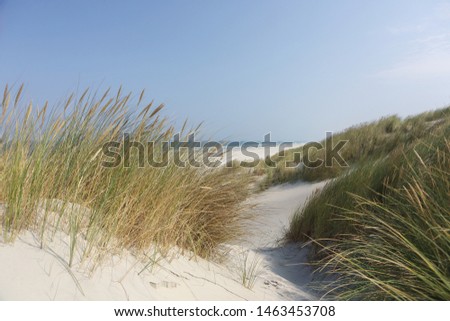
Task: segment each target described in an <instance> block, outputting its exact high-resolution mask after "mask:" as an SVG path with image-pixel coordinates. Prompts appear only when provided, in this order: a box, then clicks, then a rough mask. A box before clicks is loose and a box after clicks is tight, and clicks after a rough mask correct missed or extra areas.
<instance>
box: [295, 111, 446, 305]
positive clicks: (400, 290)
mask: <svg viewBox="0 0 450 321" xmlns="http://www.w3.org/2000/svg"><path fill="white" fill-rule="evenodd" d="M449 110H450V109H449V108H446V109H443V110H438V111H435V112H431V113H425V114H422V115H419V116H415V117H411V118H408V119H406V120H405V121H403V122H400V123H397V122H395V126H393V127H392V131H391V134H395V135H396V138H395V139H394V141H396V142H397V146H395V147H393V146H392V147H391V146H389V145H386V146H383V145H380V146H379V147H376V146H377V145H375V144H372V143H371V146H372V148H371V149H370V150H371V153H370V154H368V156H369V157H365V156H364V157H363V158H362V159H361V158H360V159H358V161H357V162H356V163H354V164H353V166H352V167H351V168H350V169H349V170H347V171H345V172H343V173H342V174H341V175H340V176H339V177H338V178H336V179H334V180H332V181H330V182H329V183H328V184H327V185H326V186H325V187H324V189H323V190H322V191H321V192H317V193H316V194H314V195H312V196H311V197H310V199H309V201H308V202H307V204H306V205H305V206H304V207H302V208H299V209H298V210H297V212H296V213H295V214H294V216H293V218H292V220H291V224H290V227H289V230H288V231H287V233H286V239H287V240H288V241H294V242H304V241H307V240H313V242H314V243H315V244H316V245H317V247H316V253H315V255H314V258H313V260H314V263H316V264H318V266H321V267H322V268H323V269H324V270H327V271H329V272H330V273H332V274H334V275H335V276H337V280H336V281H335V282H333V283H332V284H330V285H329V286H328V287H327V288H326V291H325V292H327V291H328V292H327V295H333V296H335V297H337V298H339V299H367V300H449V299H450V234H449V233H450V205H449V204H450V171H449V169H450V141H449V140H448V137H450V115H449ZM395 128H397V129H395ZM360 130H361V129H360ZM365 130H368V129H365ZM390 130H391V129H390ZM375 132H376V131H375ZM378 139H379V138H373V140H378ZM368 141H370V140H368ZM350 143H351V141H350ZM356 146H357V147H358V146H359V147H360V146H361V144H360V142H357V143H356ZM350 149H352V148H350Z"/></svg>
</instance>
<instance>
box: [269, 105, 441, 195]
mask: <svg viewBox="0 0 450 321" xmlns="http://www.w3.org/2000/svg"><path fill="white" fill-rule="evenodd" d="M449 117H450V107H447V108H443V109H437V110H435V111H431V112H426V113H423V114H420V115H416V116H412V117H408V118H406V119H403V120H402V119H400V118H399V117H398V116H395V115H393V116H387V117H383V118H381V119H380V120H378V121H375V122H371V123H363V124H360V125H357V126H353V127H350V128H348V129H346V130H344V131H342V132H339V133H335V134H333V135H332V137H327V139H325V140H323V141H322V142H321V144H322V145H323V146H325V144H326V141H327V143H329V144H330V146H334V145H335V144H336V143H337V142H339V141H347V142H348V143H347V144H345V146H344V147H343V148H342V150H341V152H340V154H341V156H342V158H343V159H344V160H345V162H346V163H347V164H348V165H349V166H348V167H342V166H340V165H339V164H338V163H337V162H333V165H332V166H325V165H324V164H322V165H321V166H319V167H310V166H308V165H310V164H308V162H307V161H306V159H305V158H304V154H305V153H306V150H308V148H309V146H310V145H311V144H310V143H308V144H305V145H304V146H302V147H299V148H294V149H290V150H287V151H285V152H284V153H283V154H282V155H278V156H276V157H274V161H275V163H276V167H273V168H270V167H267V166H266V167H264V171H265V172H266V174H267V175H266V179H265V181H264V182H263V183H262V187H263V188H267V187H269V186H272V185H275V184H280V183H285V182H293V181H298V180H303V181H310V182H312V181H322V180H325V179H331V178H336V177H338V176H340V175H342V174H344V173H345V172H347V171H348V170H350V169H352V168H354V166H357V165H358V164H362V163H365V162H370V161H373V160H377V159H381V158H383V157H385V156H387V155H389V154H390V153H391V152H395V149H398V148H406V147H408V146H411V145H413V144H414V143H416V142H417V141H418V140H419V139H421V138H424V137H426V136H427V135H428V134H429V133H430V131H433V130H435V129H436V128H439V127H442V126H443V125H444V124H445V123H446V122H447V120H448V118H449ZM331 140H332V141H333V144H331ZM317 158H319V159H325V149H321V150H315V149H311V151H310V159H311V160H314V159H317ZM287 163H294V164H300V166H297V167H289V166H286V164H287ZM303 165H306V166H303ZM260 171H261V169H260Z"/></svg>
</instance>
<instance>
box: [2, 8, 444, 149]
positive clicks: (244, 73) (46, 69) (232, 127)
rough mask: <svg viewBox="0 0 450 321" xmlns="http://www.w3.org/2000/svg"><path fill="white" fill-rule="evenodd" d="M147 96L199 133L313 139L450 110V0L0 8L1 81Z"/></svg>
mask: <svg viewBox="0 0 450 321" xmlns="http://www.w3.org/2000/svg"><path fill="white" fill-rule="evenodd" d="M22 82H23V83H25V84H26V94H27V97H30V98H33V101H34V102H35V103H42V102H43V101H44V100H46V99H49V100H50V101H52V102H55V101H56V100H58V99H60V98H61V97H64V96H65V95H67V93H68V92H70V91H73V90H76V89H77V88H78V87H81V88H85V87H87V86H92V87H94V88H97V87H102V88H104V87H106V86H112V87H113V88H118V86H119V85H120V84H123V86H124V89H125V90H127V91H134V92H138V91H139V90H141V89H142V88H146V90H147V98H149V99H150V98H154V99H155V101H156V102H164V103H165V104H166V105H167V108H166V111H165V113H166V114H167V115H168V116H169V117H171V118H172V119H173V120H174V121H180V120H182V119H184V118H185V117H188V118H189V120H190V121H191V123H193V124H194V123H198V122H200V121H205V123H206V125H205V127H204V130H205V133H206V134H207V135H215V136H216V137H217V138H224V137H226V138H232V139H242V140H245V139H252V140H262V138H263V135H264V134H265V133H267V132H269V131H270V132H272V135H273V138H274V139H276V140H296V141H306V140H312V139H321V138H323V137H324V135H325V134H324V132H325V131H329V130H331V131H335V130H340V129H343V128H345V127H348V126H350V125H353V124H355V123H359V122H362V121H368V120H373V119H376V118H378V117H380V116H383V115H387V114H394V113H396V114H399V115H401V116H406V115H409V114H414V113H418V112H421V111H425V110H429V109H434V108H437V107H442V106H445V105H447V104H450V2H449V1H431V0H423V1H413V0H397V1H392V0H380V1H361V0H355V1H349V0H348V1H344V0H340V1H332V0H329V1H326V0H322V1H313V0H309V1H306V0H304V1H301V0H296V1H288V0H273V1H264V0H258V1H256V0H254V1H249V0H237V1H230V0H226V1H225V0H223V1H217V0H204V1H199V0H189V1H188V0H180V1H175V0H164V1H163V0H160V1H137V0H130V1H124V0H121V1H111V0H108V1H95V0H70V1H61V0H59V1H57V0H39V1H37V0H28V1H25V0H6V1H0V85H1V86H2V87H3V86H4V85H5V84H6V83H9V84H10V85H14V84H16V85H17V84H19V83H22Z"/></svg>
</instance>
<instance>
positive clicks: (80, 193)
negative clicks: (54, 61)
mask: <svg viewBox="0 0 450 321" xmlns="http://www.w3.org/2000/svg"><path fill="white" fill-rule="evenodd" d="M22 91H23V87H20V88H19V89H18V90H17V91H16V92H15V93H12V92H11V90H10V89H9V88H8V87H6V88H5V90H4V94H3V101H2V105H1V116H0V117H1V118H0V135H1V136H0V137H1V141H0V203H3V206H4V208H5V210H4V213H3V215H2V216H1V229H2V234H3V237H4V239H5V240H7V241H13V240H14V239H15V238H16V236H17V235H18V234H19V233H20V232H21V231H22V230H25V229H28V230H33V231H36V232H38V233H37V234H38V235H39V238H40V239H41V240H44V239H45V236H46V235H48V234H52V233H54V232H55V231H56V230H58V229H66V231H67V233H69V234H70V240H71V241H70V247H71V255H70V256H71V257H70V258H69V261H72V258H73V254H74V252H75V249H76V247H77V241H79V240H80V238H83V242H85V244H87V246H85V247H84V248H83V257H87V256H90V255H91V256H92V255H93V251H94V252H96V253H95V255H97V254H98V253H97V252H99V251H101V252H104V253H108V252H109V251H111V250H120V249H125V248H126V249H132V250H134V251H138V252H139V251H143V250H145V249H146V248H148V247H149V246H151V245H157V246H158V247H160V248H168V247H170V246H178V247H180V248H182V249H187V250H190V251H192V252H194V253H195V254H197V255H200V256H205V257H206V256H209V255H212V254H213V253H214V252H215V250H216V248H217V245H218V244H220V243H223V242H226V241H228V240H230V239H233V238H234V237H236V236H237V235H239V233H241V226H242V221H243V220H245V217H243V215H242V214H241V211H240V209H241V206H242V205H241V204H242V201H243V200H244V199H245V198H246V196H247V184H248V182H249V177H248V176H247V175H245V174H244V173H242V174H240V175H235V174H236V173H235V172H234V170H230V169H227V170H221V169H214V170H207V169H204V168H203V169H202V168H200V169H199V168H193V167H189V166H187V167H186V168H180V167H177V166H176V165H174V164H173V162H169V165H168V166H166V167H163V168H154V167H151V166H144V168H139V167H138V166H137V160H136V158H137V157H136V154H133V153H132V158H131V166H130V167H129V168H125V167H124V166H122V164H120V165H119V166H117V167H114V168H106V167H104V166H102V162H103V161H105V156H104V155H103V153H102V146H103V144H105V143H106V142H109V141H119V142H122V140H121V137H122V135H123V133H128V134H130V137H131V139H132V140H135V141H140V142H143V143H146V142H148V141H155V142H156V144H155V148H154V150H153V153H155V154H158V155H156V157H155V158H156V159H158V157H161V148H160V147H161V144H162V141H164V140H169V139H171V138H172V137H173V134H174V133H175V129H174V128H173V126H171V125H170V124H169V123H168V121H167V119H166V118H164V117H163V116H162V115H161V109H162V107H163V106H162V105H160V106H153V103H152V102H150V103H149V104H146V105H144V104H142V103H143V101H144V92H142V93H141V94H140V96H138V97H133V96H132V95H131V93H129V94H123V93H122V91H121V89H119V91H118V92H117V93H115V94H112V93H110V91H109V90H108V91H106V92H105V93H104V94H103V95H101V96H99V95H98V94H96V93H92V92H91V91H89V90H86V91H85V92H84V93H83V94H82V95H81V96H79V97H76V96H75V95H71V96H70V97H69V98H68V99H67V100H66V101H65V102H64V104H63V105H61V106H57V107H56V108H53V109H50V108H49V107H48V104H45V105H44V106H43V107H41V108H38V107H35V106H33V105H32V104H31V103H30V104H23V103H22V102H21V94H22ZM133 102H135V103H133ZM186 133H188V131H187V130H186V128H185V126H183V128H182V129H181V139H183V138H185V136H186ZM121 144H122V143H121ZM121 147H122V145H121V146H120V148H121ZM120 148H119V149H118V150H120ZM55 203H56V206H55ZM73 204H76V206H80V207H81V208H85V209H87V210H84V211H79V210H73V209H72V206H73ZM68 208H70V210H67V209H68Z"/></svg>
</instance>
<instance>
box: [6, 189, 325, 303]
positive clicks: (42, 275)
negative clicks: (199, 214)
mask: <svg viewBox="0 0 450 321" xmlns="http://www.w3.org/2000/svg"><path fill="white" fill-rule="evenodd" d="M323 185H324V183H317V184H307V183H297V184H293V185H291V184H284V185H281V186H276V187H273V188H270V189H269V190H267V191H265V192H262V193H260V194H257V195H255V196H253V197H252V198H251V199H250V200H249V202H251V203H256V204H257V206H256V208H255V209H253V210H254V211H255V214H256V215H255V219H254V221H253V222H252V223H249V226H248V227H247V228H248V231H249V234H248V235H247V236H245V238H244V239H242V240H239V241H237V242H236V243H235V244H228V245H225V246H224V248H226V249H227V250H228V251H229V255H228V256H227V258H228V259H227V260H226V261H224V262H222V263H220V264H219V263H213V262H208V261H205V260H203V259H199V258H192V256H188V255H181V254H176V253H177V251H175V250H174V254H173V255H171V256H169V258H162V257H161V256H159V255H158V254H154V253H156V251H155V252H153V253H152V252H151V251H150V252H149V253H148V257H149V258H148V259H147V260H146V261H144V262H142V261H139V260H137V259H136V258H135V257H134V256H133V255H132V254H131V253H128V252H127V253H122V254H121V255H120V257H119V256H114V257H112V258H111V257H110V258H109V260H108V261H105V262H103V263H102V265H101V266H100V267H99V268H97V269H96V270H95V271H94V273H89V269H87V268H86V267H85V266H81V265H80V264H79V260H78V258H77V257H76V258H75V260H74V264H73V266H72V267H71V268H69V267H68V263H67V261H68V257H69V255H68V251H69V250H68V249H69V246H68V244H69V237H68V235H67V234H65V233H63V232H60V233H58V234H57V235H56V236H55V237H54V238H53V239H52V240H47V242H46V244H45V246H44V247H43V248H41V247H40V243H39V242H38V241H37V238H36V237H35V236H34V235H33V234H32V233H31V232H25V233H23V234H22V235H21V236H20V238H19V239H18V240H16V241H15V242H14V243H13V244H5V243H1V242H0V262H1V263H0V300H307V299H314V298H313V297H312V296H311V295H309V294H308V293H306V292H305V285H306V284H307V283H308V282H310V281H311V269H310V268H309V267H307V266H305V265H304V263H305V262H306V260H307V257H306V256H307V254H308V248H303V249H301V248H299V247H298V246H296V245H289V246H284V247H277V245H276V244H277V240H278V239H279V238H280V237H281V236H282V234H283V230H284V229H285V228H286V227H287V225H288V223H289V219H290V217H291V215H292V214H293V212H294V210H295V209H296V208H297V207H298V206H300V205H301V204H303V203H304V202H305V200H306V198H307V197H308V196H309V195H310V194H311V193H312V192H313V191H314V190H315V189H317V188H320V187H322V186H323ZM0 211H1V208H0ZM250 231H251V233H250ZM78 246H79V248H82V247H83V244H82V243H79V244H78ZM170 258H172V259H170ZM245 262H246V263H247V271H250V270H251V266H252V264H253V265H255V266H256V268H255V269H254V271H253V272H251V271H250V272H249V273H248V274H250V279H252V280H253V279H254V285H253V287H252V288H251V289H248V288H246V287H244V286H243V285H242V276H243V274H244V272H243V271H244V267H243V266H244V263H245ZM85 265H86V264H85ZM249 266H250V268H249Z"/></svg>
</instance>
